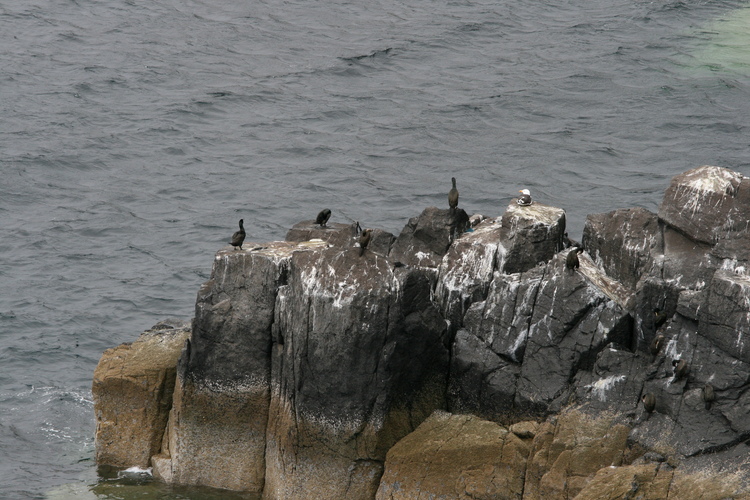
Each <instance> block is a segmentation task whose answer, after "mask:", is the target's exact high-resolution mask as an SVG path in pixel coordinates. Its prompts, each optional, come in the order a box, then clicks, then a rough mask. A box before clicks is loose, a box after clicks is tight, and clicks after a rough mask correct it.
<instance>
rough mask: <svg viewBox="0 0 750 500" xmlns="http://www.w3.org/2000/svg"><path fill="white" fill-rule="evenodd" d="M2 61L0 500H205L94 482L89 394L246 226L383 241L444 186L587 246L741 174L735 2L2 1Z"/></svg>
mask: <svg viewBox="0 0 750 500" xmlns="http://www.w3.org/2000/svg"><path fill="white" fill-rule="evenodd" d="M0 42H1V44H0V168H1V169H2V170H1V173H2V175H1V176H0V255H1V256H2V259H1V260H0V339H1V340H2V342H1V343H0V498H9V499H16V498H19V499H22V498H55V499H69V498H77V499H89V498H91V499H103V498H107V499H110V498H112V499H114V498H118V499H119V498H122V499H132V498H195V499H199V498H200V499H207V498H211V494H210V493H208V492H206V491H199V490H189V489H188V490H176V489H169V488H166V487H158V488H155V487H153V485H152V486H151V487H149V486H148V485H143V484H142V481H140V480H137V479H136V480H134V479H132V478H131V479H121V480H114V479H108V478H97V475H96V472H95V466H94V463H93V459H92V457H93V447H94V443H93V433H94V423H93V410H92V402H91V393H90V385H91V378H92V373H93V370H94V367H95V365H96V363H97V361H98V359H99V357H100V355H101V353H102V351H103V350H105V349H107V348H109V347H112V346H115V345H117V344H119V343H121V342H125V341H132V340H134V339H135V337H136V336H137V335H138V334H139V333H140V332H141V331H142V330H144V329H146V328H148V327H150V326H151V325H152V324H154V323H156V322H157V321H158V320H160V319H163V318H166V317H180V318H190V317H191V316H192V309H193V303H194V300H195V295H196V292H197V289H198V286H199V285H200V284H201V283H202V282H203V281H205V280H206V279H207V278H208V275H209V273H210V266H211V264H212V257H213V254H214V252H215V251H216V250H217V249H218V248H220V247H221V246H222V245H223V244H225V243H226V242H227V241H228V238H229V236H230V235H231V233H232V232H233V231H234V230H235V229H236V223H237V220H238V219H239V218H241V217H242V218H244V219H245V221H246V227H247V229H248V232H249V234H250V236H249V237H248V238H249V239H251V240H253V241H268V240H273V239H282V238H283V237H284V235H285V233H286V230H287V228H289V227H290V226H291V225H292V224H294V223H295V222H297V221H299V220H302V219H308V218H312V217H314V216H315V214H316V213H317V212H318V210H320V209H321V208H323V207H329V208H331V209H332V210H333V214H334V215H333V217H332V221H337V222H346V221H348V220H350V219H356V220H359V221H360V222H361V223H362V225H363V226H365V225H366V226H371V227H380V228H383V229H386V230H389V231H392V232H398V231H400V229H401V228H402V227H403V225H404V224H405V223H406V221H407V219H408V218H409V217H412V216H415V215H417V214H419V213H420V212H421V210H422V209H423V208H425V207H427V206H430V205H439V206H447V200H446V195H447V191H448V189H449V188H450V178H451V176H456V177H457V178H458V187H459V190H460V192H461V200H460V206H462V207H463V208H465V209H466V210H467V212H469V213H476V212H480V213H484V214H485V215H488V216H494V215H499V214H501V213H502V212H503V211H504V208H505V206H507V203H508V202H509V200H510V199H511V197H513V196H514V195H515V194H517V192H518V190H519V189H521V188H529V189H531V191H532V193H533V194H534V196H535V198H536V199H538V200H539V201H541V202H543V203H547V204H551V205H555V206H559V207H562V208H564V209H566V211H567V215H568V227H569V232H570V235H571V236H572V237H574V238H580V234H581V230H582V228H583V222H584V219H585V216H586V214H589V213H594V212H602V211H609V210H612V209H615V208H621V207H633V206H643V207H646V208H648V209H650V210H653V211H655V210H656V209H657V207H658V204H659V202H660V200H661V196H662V193H663V191H664V189H665V188H666V186H667V184H668V182H669V179H670V178H671V177H672V176H673V175H675V174H677V173H679V172H681V171H684V170H687V169H689V168H693V167H696V166H699V165H702V164H713V165H719V166H724V167H729V168H732V169H734V170H738V171H740V172H743V173H745V174H748V173H750V168H749V167H750V154H748V153H750V134H749V133H748V132H749V130H748V125H749V123H748V122H749V120H750V119H749V118H748V117H750V76H749V75H750V49H748V47H750V9H748V4H747V3H746V2H727V1H716V2H713V1H691V0H685V1H671V2H643V1H640V2H639V1H627V2H624V1H620V2H615V1H611V0H609V1H607V0H570V1H562V2H545V3H542V2H528V1H524V0H521V1H517V0H514V1H494V2H490V1H487V0H480V1H446V2H434V1H430V2H427V1H417V0H405V1H398V2H396V1H392V0H367V1H363V0H354V1H353V2H342V1H325V2H324V1H315V0H312V1H311V0H304V1H303V0H288V1H271V2H262V1H254V0H250V1H248V0H242V1H241V0H235V1H230V0H210V1H209V0H204V1H189V0H152V1H148V2H136V1H132V0H100V1H90V0H78V1H75V0H24V1H19V0H0ZM224 498H226V497H224Z"/></svg>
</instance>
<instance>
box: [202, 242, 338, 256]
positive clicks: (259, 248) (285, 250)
mask: <svg viewBox="0 0 750 500" xmlns="http://www.w3.org/2000/svg"><path fill="white" fill-rule="evenodd" d="M329 246H330V245H329V243H327V242H325V241H323V240H321V239H312V240H308V241H297V242H292V241H271V242H268V243H254V242H245V243H243V249H242V250H239V249H235V248H233V247H231V246H226V247H224V248H222V249H221V250H219V251H218V252H217V253H216V260H219V259H223V258H225V257H231V256H235V255H236V256H239V255H260V256H264V257H269V258H271V259H273V260H274V261H279V260H281V259H285V258H289V257H291V256H292V254H293V253H294V252H296V251H299V250H314V249H322V248H328V247H329Z"/></svg>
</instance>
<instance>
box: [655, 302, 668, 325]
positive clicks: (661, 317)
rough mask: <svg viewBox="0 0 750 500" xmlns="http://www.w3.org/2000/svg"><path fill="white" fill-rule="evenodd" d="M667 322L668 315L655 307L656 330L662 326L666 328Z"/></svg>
mask: <svg viewBox="0 0 750 500" xmlns="http://www.w3.org/2000/svg"><path fill="white" fill-rule="evenodd" d="M666 322H667V313H665V312H664V311H662V310H661V309H659V308H658V307H654V330H655V331H656V330H658V329H659V328H661V327H662V326H664V323H666Z"/></svg>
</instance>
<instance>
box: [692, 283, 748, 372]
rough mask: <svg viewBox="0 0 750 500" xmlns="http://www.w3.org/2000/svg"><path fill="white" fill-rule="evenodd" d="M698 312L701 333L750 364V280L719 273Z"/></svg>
mask: <svg viewBox="0 0 750 500" xmlns="http://www.w3.org/2000/svg"><path fill="white" fill-rule="evenodd" d="M704 299H705V301H704V303H703V305H702V307H701V308H700V311H699V313H698V321H699V324H700V328H701V333H702V334H703V335H705V336H706V337H707V338H708V339H709V340H711V341H712V342H714V343H715V344H716V345H717V346H719V347H720V348H721V349H722V350H723V351H724V352H726V353H727V354H729V355H731V356H732V357H734V358H737V359H741V360H742V361H744V362H746V363H750V314H749V313H748V311H750V277H748V276H744V275H738V274H734V273H730V272H727V271H717V272H716V274H714V276H713V279H712V280H711V282H710V284H709V285H708V288H707V290H706V292H705V296H704Z"/></svg>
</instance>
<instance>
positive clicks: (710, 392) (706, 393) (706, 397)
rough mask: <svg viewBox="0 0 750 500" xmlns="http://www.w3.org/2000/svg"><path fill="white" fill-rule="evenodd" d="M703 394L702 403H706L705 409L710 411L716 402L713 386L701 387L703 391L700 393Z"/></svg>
mask: <svg viewBox="0 0 750 500" xmlns="http://www.w3.org/2000/svg"><path fill="white" fill-rule="evenodd" d="M701 392H702V394H703V401H704V402H705V403H706V409H707V410H710V409H711V405H712V404H713V402H714V401H716V394H715V393H714V386H712V385H711V384H708V383H707V384H706V385H704V386H703V390H702V391H701Z"/></svg>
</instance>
